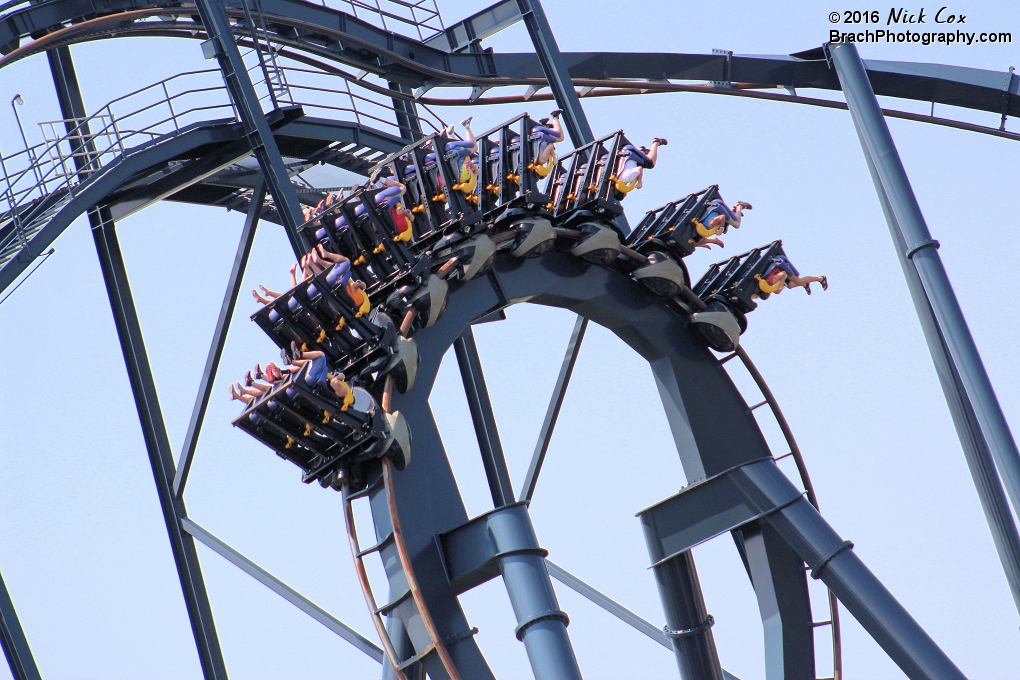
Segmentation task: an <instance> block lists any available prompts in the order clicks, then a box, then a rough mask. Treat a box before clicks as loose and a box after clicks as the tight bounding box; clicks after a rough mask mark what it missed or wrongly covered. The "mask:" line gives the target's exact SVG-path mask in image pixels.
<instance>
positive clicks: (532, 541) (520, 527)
mask: <svg viewBox="0 0 1020 680" xmlns="http://www.w3.org/2000/svg"><path fill="white" fill-rule="evenodd" d="M439 544H440V546H441V548H442V551H443V561H444V562H445V563H446V572H447V576H448V577H449V579H450V585H451V587H452V588H453V591H454V592H455V593H456V594H458V595H460V594H461V593H463V592H465V591H468V590H471V589H472V588H474V587H475V586H478V585H481V584H482V583H485V582H486V581H488V580H490V579H493V578H495V577H497V576H499V573H500V572H499V558H501V557H507V556H510V555H540V556H542V557H545V556H546V555H547V554H548V551H547V550H545V549H543V548H542V547H541V546H540V545H539V544H538V537H537V536H536V535H535V528H534V527H533V526H532V524H531V517H530V516H529V515H528V504H527V503H514V504H513V505H506V506H504V507H502V508H497V509H495V510H492V511H490V512H487V513H485V514H484V515H479V516H478V517H475V518H474V519H472V520H470V521H468V522H467V523H465V524H462V525H460V526H459V527H457V528H456V529H453V530H451V531H448V532H446V533H444V534H441V535H440V536H439Z"/></svg>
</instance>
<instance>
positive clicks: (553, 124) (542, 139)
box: [528, 109, 564, 177]
mask: <svg viewBox="0 0 1020 680" xmlns="http://www.w3.org/2000/svg"><path fill="white" fill-rule="evenodd" d="M562 113H563V111H561V110H560V109H556V110H555V111H553V112H552V113H550V114H549V116H550V117H549V118H543V119H541V120H540V121H539V123H541V125H536V126H535V127H533V128H532V129H531V131H532V133H533V134H537V135H538V136H539V143H538V156H537V157H536V158H535V160H533V161H532V162H531V165H529V166H528V170H533V171H534V172H535V174H536V175H538V176H539V177H547V176H548V175H549V173H550V172H552V169H553V166H554V165H556V142H562V141H563V139H564V136H563V124H562V123H561V122H560V114H562Z"/></svg>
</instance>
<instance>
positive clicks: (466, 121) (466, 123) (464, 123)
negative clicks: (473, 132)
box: [460, 116, 475, 127]
mask: <svg viewBox="0 0 1020 680" xmlns="http://www.w3.org/2000/svg"><path fill="white" fill-rule="evenodd" d="M474 119H475V117H474V116H468V117H467V118H465V119H464V120H462V121H460V124H461V125H462V126H463V127H469V126H470V125H471V121H472V120H474Z"/></svg>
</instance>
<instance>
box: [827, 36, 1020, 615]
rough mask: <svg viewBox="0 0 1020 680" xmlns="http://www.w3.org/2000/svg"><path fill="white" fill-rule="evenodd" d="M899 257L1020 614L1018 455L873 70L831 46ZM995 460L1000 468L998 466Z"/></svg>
mask: <svg viewBox="0 0 1020 680" xmlns="http://www.w3.org/2000/svg"><path fill="white" fill-rule="evenodd" d="M828 53H829V56H830V58H831V60H832V64H833V66H834V67H835V69H836V73H837V75H838V76H839V80H840V83H841V85H842V87H843V91H844V94H845V96H846V100H847V106H848V108H849V110H850V115H851V117H852V118H853V121H854V127H855V128H856V129H857V134H858V137H859V138H860V141H861V147H862V148H863V150H864V154H865V157H866V159H867V161H868V168H869V170H870V171H871V174H872V179H873V180H874V183H875V188H876V191H877V192H878V194H879V200H880V201H881V203H882V208H883V211H884V212H885V215H886V221H887V222H888V224H889V231H890V232H891V233H892V236H893V241H894V243H895V244H896V250H897V255H898V257H899V258H900V262H901V265H903V268H904V274H905V275H906V278H907V283H908V286H909V287H910V289H911V296H912V298H913V301H914V306H915V308H916V310H917V314H918V317H919V318H920V321H921V326H922V328H923V329H924V330H925V339H926V340H927V343H928V349H929V351H930V352H931V355H932V360H933V362H934V363H935V367H936V370H937V372H938V374H939V380H940V382H941V383H942V389H943V392H944V393H945V397H946V401H947V402H948V404H949V408H950V412H951V413H952V414H953V419H954V422H955V424H956V428H957V433H958V435H959V437H960V442H961V444H962V446H963V449H964V453H965V455H966V456H967V462H968V466H969V467H970V469H971V474H972V475H973V477H974V483H975V486H976V487H977V490H978V495H979V496H980V498H981V503H982V507H983V509H984V511H985V516H986V519H987V520H988V522H989V525H990V528H991V530H992V536H993V539H994V541H995V545H996V549H997V550H998V552H999V558H1000V560H1001V561H1002V564H1003V569H1004V571H1005V573H1006V579H1007V581H1008V582H1009V586H1010V590H1011V592H1012V594H1013V599H1014V604H1015V605H1016V607H1017V610H1018V611H1020V538H1018V536H1017V529H1016V524H1015V522H1014V521H1013V517H1012V516H1011V515H1010V512H1009V507H1008V505H1006V506H1005V507H1003V505H1004V503H1005V498H1004V497H1002V490H1001V487H1000V483H999V480H998V479H997V478H996V475H995V469H996V468H997V469H998V472H999V474H1000V475H1002V477H1003V478H1004V480H1003V481H1004V482H1005V487H1006V491H1007V492H1008V494H1009V498H1010V500H1011V501H1012V503H1013V509H1014V510H1015V511H1018V512H1020V452H1018V451H1017V446H1016V442H1015V441H1014V439H1013V435H1012V433H1011V432H1010V430H1009V426H1008V424H1007V423H1006V418H1005V416H1004V415H1003V413H1002V409H1001V407H1000V406H999V402H998V399H997V398H996V396H995V390H994V389H993V388H992V384H991V381H990V380H989V378H988V374H987V372H986V371H985V368H984V364H983V363H982V361H981V356H980V354H979V353H978V350H977V346H976V345H975V344H974V339H973V337H972V336H971V334H970V329H969V328H968V327H967V322H966V319H965V318H964V316H963V311H962V310H961V309H960V304H959V301H958V300H957V299H956V295H955V293H954V292H953V288H952V285H951V284H950V282H949V277H948V275H947V274H946V271H945V268H944V267H943V265H942V260H941V258H940V257H939V254H938V250H937V248H938V242H936V241H934V240H933V239H932V238H931V234H930V233H929V231H928V226H927V224H926V223H925V221H924V216H923V215H922V214H921V209H920V206H919V205H918V203H917V198H916V197H915V196H914V192H913V189H912V188H911V186H910V180H909V179H908V178H907V174H906V171H905V170H904V168H903V164H902V162H901V161H900V157H899V154H898V153H897V151H896V145H895V144H894V142H893V139H892V135H891V134H890V133H889V128H888V126H887V125H886V122H885V118H884V117H883V115H882V111H881V108H880V107H879V105H878V99H877V98H876V97H875V93H874V90H873V89H872V87H871V83H870V81H869V80H868V75H867V71H866V70H865V68H864V63H863V62H862V61H861V58H860V55H859V54H858V53H857V48H856V46H854V45H853V44H842V45H829V46H828ZM993 460H994V465H993Z"/></svg>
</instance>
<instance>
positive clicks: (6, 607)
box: [0, 576, 42, 680]
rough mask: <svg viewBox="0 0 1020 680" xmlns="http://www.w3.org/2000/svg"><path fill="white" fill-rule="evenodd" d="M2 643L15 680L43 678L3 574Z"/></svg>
mask: <svg viewBox="0 0 1020 680" xmlns="http://www.w3.org/2000/svg"><path fill="white" fill-rule="evenodd" d="M0 645H2V646H3V648H4V656H6V657H7V665H9V666H10V667H11V675H12V676H13V677H14V680H42V676H41V675H39V667H38V666H36V665H35V657H34V656H32V648H31V647H29V646H28V638H26V637H25V631H24V629H23V628H22V627H21V621H20V620H19V619H18V612H17V611H16V610H15V609H14V602H13V601H12V600H11V595H10V593H9V592H7V584H5V583H4V579H3V576H0Z"/></svg>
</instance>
